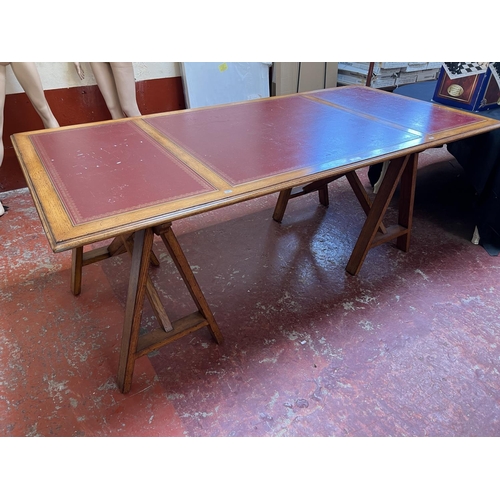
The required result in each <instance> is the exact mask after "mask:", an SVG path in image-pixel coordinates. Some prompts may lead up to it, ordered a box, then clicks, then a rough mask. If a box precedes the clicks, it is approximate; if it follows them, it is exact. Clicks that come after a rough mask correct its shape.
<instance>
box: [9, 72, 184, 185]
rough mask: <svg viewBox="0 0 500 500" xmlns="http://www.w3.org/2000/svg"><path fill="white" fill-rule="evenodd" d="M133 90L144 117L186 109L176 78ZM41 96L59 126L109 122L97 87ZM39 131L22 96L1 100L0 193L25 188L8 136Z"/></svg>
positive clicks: (147, 82)
mask: <svg viewBox="0 0 500 500" xmlns="http://www.w3.org/2000/svg"><path fill="white" fill-rule="evenodd" d="M136 88H137V103H138V105H139V109H140V110H141V113H142V114H144V115H146V114H151V113H160V112H163V111H174V110H177V109H184V108H185V107H186V106H185V100H184V92H183V89H182V80H181V78H180V77H172V78H159V79H154V80H144V81H140V82H137V83H136ZM45 96H46V97H47V101H48V103H49V105H50V107H51V109H52V112H53V113H54V115H55V117H56V118H57V121H58V122H59V124H60V125H61V126H64V125H76V124H78V123H89V122H96V121H101V120H109V119H111V116H110V114H109V111H108V109H107V107H106V104H105V102H104V99H103V97H102V95H101V93H100V91H99V88H98V87H97V85H92V86H85V87H72V88H66V89H55V90H46V91H45ZM41 128H43V124H42V120H41V119H40V117H39V116H38V114H37V112H36V111H35V109H34V108H33V106H32V104H31V103H30V101H29V99H28V97H27V96H26V94H24V93H21V94H9V95H7V96H6V97H5V109H4V131H3V144H4V148H5V156H4V160H3V163H2V166H1V167H0V192H3V191H10V190H12V189H19V188H22V187H25V186H26V182H25V180H24V176H23V174H22V171H21V168H20V167H19V163H18V161H17V158H16V154H15V152H14V148H13V147H12V142H11V140H10V136H11V135H12V134H15V133H17V132H26V131H29V130H38V129H41Z"/></svg>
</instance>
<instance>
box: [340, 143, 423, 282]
mask: <svg viewBox="0 0 500 500" xmlns="http://www.w3.org/2000/svg"><path fill="white" fill-rule="evenodd" d="M417 162H418V155H417V154H416V153H415V154H411V155H407V156H404V157H401V158H397V159H395V160H392V161H391V163H390V164H389V166H388V168H387V172H386V174H385V176H384V180H383V181H382V184H381V185H380V188H379V191H378V193H377V195H376V196H375V199H374V200H373V203H372V205H371V208H370V211H369V213H368V216H367V218H366V221H365V223H364V225H363V228H362V230H361V233H360V235H359V237H358V240H357V242H356V245H355V246H354V249H353V251H352V254H351V257H350V259H349V262H348V263H347V267H346V271H347V272H348V273H349V274H352V275H356V274H358V272H359V270H360V269H361V266H362V265H363V262H364V260H365V257H366V254H367V253H368V251H369V250H370V249H371V248H374V247H376V246H378V245H381V244H382V243H385V242H387V241H391V240H393V239H397V246H398V248H400V249H402V250H404V251H408V249H409V244H410V233H411V226H412V220H413V202H414V198H415V182H416V173H417ZM400 180H401V193H400V198H399V217H398V224H396V225H393V226H389V227H388V228H386V231H385V233H381V234H377V230H378V228H379V227H380V225H381V223H382V219H383V218H384V215H385V213H386V211H387V207H388V206H389V203H390V202H391V200H392V197H393V196H394V192H395V190H396V187H397V185H398V183H399V181H400Z"/></svg>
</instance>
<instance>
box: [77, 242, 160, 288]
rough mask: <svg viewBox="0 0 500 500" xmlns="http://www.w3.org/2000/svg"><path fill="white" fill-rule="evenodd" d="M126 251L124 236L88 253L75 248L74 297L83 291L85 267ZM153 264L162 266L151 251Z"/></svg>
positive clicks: (80, 248)
mask: <svg viewBox="0 0 500 500" xmlns="http://www.w3.org/2000/svg"><path fill="white" fill-rule="evenodd" d="M132 234H133V233H128V234H127V235H125V237H126V238H132ZM126 251H127V250H126V247H125V246H124V244H123V236H119V237H116V238H115V239H114V240H113V241H112V242H111V243H110V244H109V245H107V246H102V247H99V248H94V249H92V250H88V251H87V252H84V251H83V247H78V248H74V249H73V250H72V255H71V292H72V293H73V295H79V294H80V293H81V291H82V274H83V266H88V265H89V264H93V263H95V262H99V261H101V260H105V259H109V258H110V257H114V256H115V255H120V254H122V253H125V252H126ZM151 264H152V265H153V266H159V265H160V261H159V260H158V258H157V257H156V255H155V254H154V252H153V251H151Z"/></svg>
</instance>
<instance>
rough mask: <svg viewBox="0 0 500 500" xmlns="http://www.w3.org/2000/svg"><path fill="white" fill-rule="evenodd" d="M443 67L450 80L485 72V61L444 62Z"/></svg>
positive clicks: (486, 67) (486, 64)
mask: <svg viewBox="0 0 500 500" xmlns="http://www.w3.org/2000/svg"><path fill="white" fill-rule="evenodd" d="M443 68H444V69H445V71H446V73H447V74H448V76H449V78H450V79H451V80H454V79H456V78H463V77H465V76H470V75H480V74H481V73H486V70H487V69H488V63H487V62H445V63H443Z"/></svg>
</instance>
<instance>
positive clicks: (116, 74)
mask: <svg viewBox="0 0 500 500" xmlns="http://www.w3.org/2000/svg"><path fill="white" fill-rule="evenodd" d="M74 64H75V69H76V72H77V73H78V76H79V77H80V79H81V80H83V79H84V78H85V73H84V71H83V68H82V66H81V64H80V63H74ZM90 67H91V68H92V72H93V73H94V76H95V79H96V82H97V86H98V87H99V90H100V91H101V94H102V96H103V97H104V101H105V102H106V106H107V107H108V109H109V112H110V113H111V118H112V119H113V120H115V119H117V118H124V117H126V116H141V112H140V111H139V107H138V105H137V98H136V90H135V79H134V67H133V65H132V63H131V62H111V63H107V62H91V63H90Z"/></svg>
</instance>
